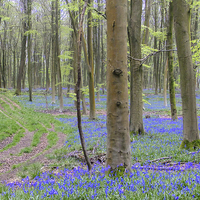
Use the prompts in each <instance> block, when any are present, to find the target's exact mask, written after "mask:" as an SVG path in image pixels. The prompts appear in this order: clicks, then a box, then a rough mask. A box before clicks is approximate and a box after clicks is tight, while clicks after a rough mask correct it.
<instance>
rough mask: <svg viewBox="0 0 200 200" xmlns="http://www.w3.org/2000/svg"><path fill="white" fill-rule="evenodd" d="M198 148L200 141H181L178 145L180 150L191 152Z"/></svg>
mask: <svg viewBox="0 0 200 200" xmlns="http://www.w3.org/2000/svg"><path fill="white" fill-rule="evenodd" d="M199 148H200V140H194V141H192V142H189V141H188V140H183V141H182V142H181V145H180V149H187V150H189V151H193V150H196V149H199Z"/></svg>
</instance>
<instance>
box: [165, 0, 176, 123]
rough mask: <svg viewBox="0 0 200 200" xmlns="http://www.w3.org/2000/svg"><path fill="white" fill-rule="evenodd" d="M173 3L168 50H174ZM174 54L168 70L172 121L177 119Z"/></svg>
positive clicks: (170, 6) (170, 52) (170, 15)
mask: <svg viewBox="0 0 200 200" xmlns="http://www.w3.org/2000/svg"><path fill="white" fill-rule="evenodd" d="M173 22H174V17H173V3H172V2H170V3H169V23H168V33H167V49H168V50H170V49H173ZM173 60H174V53H173V51H169V52H168V69H169V96H170V107H171V118H172V120H176V119H177V109H176V97H175V85H174V62H173Z"/></svg>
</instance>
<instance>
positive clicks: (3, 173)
mask: <svg viewBox="0 0 200 200" xmlns="http://www.w3.org/2000/svg"><path fill="white" fill-rule="evenodd" d="M0 100H1V101H3V102H5V103H6V104H8V105H9V107H10V109H11V110H14V107H16V108H17V109H21V108H20V106H19V105H17V104H16V103H15V102H13V101H11V100H10V99H8V98H7V97H0ZM0 112H1V113H3V114H4V115H5V117H8V118H10V119H12V120H14V119H13V118H12V116H10V115H8V114H7V112H6V110H5V109H4V108H3V107H2V106H1V105H0ZM15 121H16V120H15ZM16 123H17V124H18V125H19V126H20V127H22V128H24V130H25V133H24V137H23V138H21V140H20V142H19V143H17V144H16V146H13V147H12V148H10V149H8V150H5V151H3V152H0V182H5V181H6V182H13V181H16V180H19V178H18V176H17V173H18V171H19V168H13V166H15V165H16V166H17V165H18V164H23V163H26V164H28V165H30V164H32V163H35V162H40V163H42V164H43V165H49V164H50V163H51V162H52V161H51V160H48V159H47V158H46V157H45V155H47V154H49V153H52V152H53V151H54V150H55V149H59V148H61V147H62V146H63V145H64V142H65V139H66V135H65V134H63V133H57V135H58V142H57V144H56V145H54V146H53V147H51V148H50V149H48V150H45V149H46V147H47V146H48V141H47V135H48V133H44V134H43V135H42V137H41V138H40V143H39V144H38V145H37V146H36V147H34V148H33V149H32V151H31V152H30V153H23V154H22V155H20V156H19V155H17V154H19V153H20V151H21V149H23V148H25V147H30V146H31V142H32V140H33V135H34V133H35V132H36V131H34V132H30V131H28V130H27V129H26V128H25V127H23V124H21V123H19V122H17V121H16ZM43 126H44V125H43ZM46 129H47V131H53V132H54V131H55V129H54V125H53V124H52V127H51V128H49V129H48V128H46ZM13 137H14V135H12V136H11V137H7V138H6V139H5V140H3V141H1V142H0V149H3V148H4V147H6V146H7V145H8V144H10V143H11V142H12V141H13Z"/></svg>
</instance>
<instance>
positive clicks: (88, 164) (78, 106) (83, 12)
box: [76, 1, 92, 176]
mask: <svg viewBox="0 0 200 200" xmlns="http://www.w3.org/2000/svg"><path fill="white" fill-rule="evenodd" d="M86 7H87V1H86V2H85V4H84V7H83V10H82V13H81V17H80V22H79V27H78V28H79V32H78V37H77V39H78V40H77V46H78V48H77V50H78V51H77V53H78V57H77V58H78V59H77V70H78V81H77V84H76V88H77V90H76V91H77V93H76V94H77V120H78V129H79V135H80V140H81V145H82V149H83V153H84V157H85V160H86V163H87V166H88V171H89V173H90V176H91V174H92V165H91V163H90V159H89V157H88V154H87V151H86V145H85V140H84V135H83V130H82V125H81V111H80V86H81V43H82V25H83V18H84V14H85V10H86Z"/></svg>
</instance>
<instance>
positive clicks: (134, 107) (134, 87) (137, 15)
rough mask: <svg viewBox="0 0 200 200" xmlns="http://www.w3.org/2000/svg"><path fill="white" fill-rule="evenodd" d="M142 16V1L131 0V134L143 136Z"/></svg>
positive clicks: (129, 30)
mask: <svg viewBox="0 0 200 200" xmlns="http://www.w3.org/2000/svg"><path fill="white" fill-rule="evenodd" d="M141 14H142V0H131V13H130V21H129V26H128V33H129V44H130V55H131V57H132V58H137V59H138V60H134V59H131V62H130V71H131V89H130V90H131V91H130V132H131V133H133V134H143V133H144V126H143V116H142V114H143V102H142V92H143V91H142V90H143V73H142V65H141V63H140V61H139V59H141Z"/></svg>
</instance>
